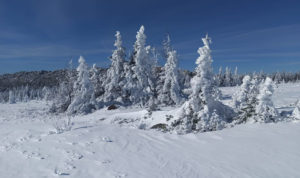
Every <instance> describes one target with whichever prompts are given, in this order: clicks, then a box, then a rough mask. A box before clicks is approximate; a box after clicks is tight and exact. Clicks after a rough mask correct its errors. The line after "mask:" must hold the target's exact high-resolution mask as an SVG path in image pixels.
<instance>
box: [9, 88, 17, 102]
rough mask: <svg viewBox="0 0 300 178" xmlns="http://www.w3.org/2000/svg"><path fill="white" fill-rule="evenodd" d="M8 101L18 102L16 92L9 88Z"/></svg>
mask: <svg viewBox="0 0 300 178" xmlns="http://www.w3.org/2000/svg"><path fill="white" fill-rule="evenodd" d="M8 102H9V104H14V103H16V98H15V94H14V92H13V91H12V90H9V97H8Z"/></svg>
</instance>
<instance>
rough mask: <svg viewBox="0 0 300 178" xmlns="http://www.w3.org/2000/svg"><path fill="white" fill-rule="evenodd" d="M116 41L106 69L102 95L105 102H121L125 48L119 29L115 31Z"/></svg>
mask: <svg viewBox="0 0 300 178" xmlns="http://www.w3.org/2000/svg"><path fill="white" fill-rule="evenodd" d="M115 36H116V41H115V44H114V46H115V47H116V49H115V50H114V51H113V54H112V56H111V58H110V59H111V62H112V63H111V66H110V68H109V69H108V70H107V76H106V80H105V82H104V83H105V85H104V88H105V93H104V95H103V98H104V101H105V102H112V101H118V102H121V103H122V102H123V98H122V87H123V85H124V61H125V50H124V48H123V47H122V38H121V34H120V32H119V31H117V32H116V35H115Z"/></svg>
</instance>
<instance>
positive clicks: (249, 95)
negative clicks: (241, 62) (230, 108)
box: [233, 75, 259, 124]
mask: <svg viewBox="0 0 300 178" xmlns="http://www.w3.org/2000/svg"><path fill="white" fill-rule="evenodd" d="M258 94H259V81H258V80H257V79H256V78H253V79H252V80H250V76H248V75H246V76H245V77H244V78H243V83H242V85H241V86H240V89H239V91H238V92H237V93H235V94H234V97H233V104H234V106H235V109H236V111H237V112H238V115H237V116H236V117H235V118H234V122H235V124H240V123H245V122H249V121H254V122H255V117H256V116H257V112H256V106H257V105H258V99H257V96H258Z"/></svg>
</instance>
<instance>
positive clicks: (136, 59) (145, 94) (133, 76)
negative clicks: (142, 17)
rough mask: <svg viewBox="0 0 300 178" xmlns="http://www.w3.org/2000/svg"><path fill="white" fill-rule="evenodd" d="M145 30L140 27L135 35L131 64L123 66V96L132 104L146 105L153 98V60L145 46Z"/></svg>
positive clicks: (147, 47) (149, 48)
mask: <svg viewBox="0 0 300 178" xmlns="http://www.w3.org/2000/svg"><path fill="white" fill-rule="evenodd" d="M144 31H145V28H144V26H141V28H140V29H139V31H138V32H137V35H136V42H135V44H134V52H133V56H132V60H131V62H130V63H129V64H128V65H126V66H125V68H126V69H125V70H126V84H125V86H124V90H125V92H124V93H125V94H126V96H127V98H129V101H130V102H131V103H133V104H140V105H142V106H145V105H147V102H149V99H150V98H151V97H153V90H154V89H155V88H154V87H153V84H154V82H153V81H152V80H153V71H154V67H155V61H154V58H151V57H150V55H151V47H149V46H146V35H145V33H144Z"/></svg>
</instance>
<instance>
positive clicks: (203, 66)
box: [172, 35, 232, 133]
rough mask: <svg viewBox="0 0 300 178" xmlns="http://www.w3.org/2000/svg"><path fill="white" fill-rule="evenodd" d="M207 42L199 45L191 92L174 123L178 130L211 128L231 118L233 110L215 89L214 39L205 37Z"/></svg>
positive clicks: (216, 128)
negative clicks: (224, 103) (212, 49)
mask: <svg viewBox="0 0 300 178" xmlns="http://www.w3.org/2000/svg"><path fill="white" fill-rule="evenodd" d="M202 41H203V43H204V46H203V47H201V48H199V49H198V53H199V55H200V56H199V57H198V59H197V60H196V64H197V65H198V66H197V67H196V69H195V73H196V75H195V76H194V77H193V78H192V80H191V86H192V94H191V95H190V98H189V100H188V101H187V102H185V103H184V104H183V106H182V108H181V115H180V116H179V119H178V120H176V122H174V123H173V124H172V126H173V127H175V129H176V130H177V131H178V132H179V133H188V132H191V131H201V132H204V131H211V130H218V129H221V128H222V127H224V125H225V123H226V122H227V121H228V119H230V118H229V117H231V114H232V110H231V109H230V108H229V107H227V106H225V105H223V104H222V103H221V102H219V101H218V100H217V99H216V97H215V94H214V92H216V90H217V89H216V86H215V85H214V81H213V70H212V57H211V49H210V46H209V45H210V43H211V39H210V38H209V37H208V35H206V37H205V38H202Z"/></svg>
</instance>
